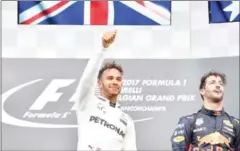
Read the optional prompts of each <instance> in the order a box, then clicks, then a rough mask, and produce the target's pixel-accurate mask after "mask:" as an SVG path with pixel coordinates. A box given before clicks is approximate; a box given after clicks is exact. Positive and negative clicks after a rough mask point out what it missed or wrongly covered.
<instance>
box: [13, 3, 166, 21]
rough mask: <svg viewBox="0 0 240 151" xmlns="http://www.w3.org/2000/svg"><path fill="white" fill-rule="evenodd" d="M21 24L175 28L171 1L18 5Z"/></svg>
mask: <svg viewBox="0 0 240 151" xmlns="http://www.w3.org/2000/svg"><path fill="white" fill-rule="evenodd" d="M18 23H19V24H35V25H36V24H54V25H171V2H170V1H142V0H131V1H93V0H92V1H18Z"/></svg>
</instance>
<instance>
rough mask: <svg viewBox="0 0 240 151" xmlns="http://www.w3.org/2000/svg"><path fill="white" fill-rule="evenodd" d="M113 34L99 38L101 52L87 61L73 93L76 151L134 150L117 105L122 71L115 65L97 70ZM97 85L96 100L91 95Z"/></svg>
mask: <svg viewBox="0 0 240 151" xmlns="http://www.w3.org/2000/svg"><path fill="white" fill-rule="evenodd" d="M116 34H117V32H116V31H113V32H106V33H104V34H103V36H102V46H103V48H102V50H101V51H100V52H98V53H97V54H96V56H94V57H93V58H91V59H90V60H89V61H88V64H87V66H86V68H85V70H84V72H83V75H82V78H81V80H80V82H79V85H78V87H77V90H76V93H75V96H76V107H77V108H76V112H77V120H78V125H79V126H78V150H97V151H104V150H118V151H120V150H123V151H126V150H129V151H132V150H137V148H136V134H135V127H134V122H133V120H132V119H131V118H130V116H128V115H127V114H126V113H124V112H123V111H121V109H120V108H119V104H118V103H117V96H118V94H119V93H120V91H121V88H122V75H123V70H122V68H121V66H120V65H117V64H115V62H113V63H107V64H105V65H104V66H103V67H102V68H101V65H102V63H103V60H104V54H105V53H106V52H105V51H107V49H108V47H109V46H110V45H111V44H112V43H113V42H114V40H115V37H116ZM97 85H98V87H99V89H100V96H95V95H94V91H95V88H96V86H97Z"/></svg>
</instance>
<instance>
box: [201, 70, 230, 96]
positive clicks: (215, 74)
mask: <svg viewBox="0 0 240 151" xmlns="http://www.w3.org/2000/svg"><path fill="white" fill-rule="evenodd" d="M210 76H219V77H220V78H221V80H222V82H223V84H224V85H226V84H227V80H226V75H225V74H224V73H221V72H218V71H214V70H210V71H209V72H207V73H205V74H204V75H203V76H202V78H201V81H200V85H199V89H202V88H204V87H205V85H206V79H207V78H208V77H210ZM201 97H202V99H203V96H202V95H201Z"/></svg>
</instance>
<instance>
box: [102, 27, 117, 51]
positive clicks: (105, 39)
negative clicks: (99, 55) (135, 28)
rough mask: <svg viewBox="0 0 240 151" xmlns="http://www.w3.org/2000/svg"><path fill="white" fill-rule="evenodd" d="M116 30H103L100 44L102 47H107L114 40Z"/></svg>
mask: <svg viewBox="0 0 240 151" xmlns="http://www.w3.org/2000/svg"><path fill="white" fill-rule="evenodd" d="M116 35H117V31H116V30H115V31H111V32H105V33H104V34H103V36H102V45H103V47H104V48H108V47H109V46H110V45H111V44H112V43H113V42H114V40H115V37H116Z"/></svg>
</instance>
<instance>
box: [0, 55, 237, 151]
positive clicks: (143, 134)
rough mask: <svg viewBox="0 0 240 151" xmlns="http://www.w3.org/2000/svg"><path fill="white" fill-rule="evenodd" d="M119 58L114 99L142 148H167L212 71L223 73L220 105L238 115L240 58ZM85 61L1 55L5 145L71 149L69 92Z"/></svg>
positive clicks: (73, 116)
mask: <svg viewBox="0 0 240 151" xmlns="http://www.w3.org/2000/svg"><path fill="white" fill-rule="evenodd" d="M106 61H107V60H106ZM116 62H117V63H119V64H121V65H122V66H123V69H124V72H125V74H124V81H123V90H122V93H121V95H120V96H119V101H120V103H121V105H122V109H123V110H124V111H126V112H127V113H129V115H130V116H131V117H132V118H133V119H134V121H135V126H136V132H137V133H136V134H137V147H138V149H139V150H171V143H170V137H171V135H172V133H173V130H174V129H175V127H176V126H177V122H178V119H179V118H180V117H181V116H183V115H188V114H192V113H193V112H197V111H198V110H199V109H200V108H201V105H202V99H201V97H200V95H199V89H198V87H199V82H200V78H201V76H202V75H203V74H204V73H206V72H208V71H209V70H211V69H215V70H217V71H220V72H223V73H225V74H226V76H227V82H228V83H227V86H226V90H225V97H224V107H225V110H226V111H227V112H228V113H229V114H231V115H233V116H235V117H238V118H239V57H226V58H212V59H149V60H148V59H127V60H124V59H122V60H121V59H118V60H116ZM86 63H87V59H6V58H5V59H2V72H3V73H2V149H3V150H25V151H27V150H65V151H66V150H76V147H77V125H76V114H75V111H74V103H73V102H72V95H73V93H74V91H75V89H76V86H77V84H78V81H79V79H80V77H81V75H82V72H83V70H84V67H85V65H86ZM95 93H96V95H97V94H99V90H98V89H97V88H96V91H95ZM102 137H103V139H104V136H102Z"/></svg>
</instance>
